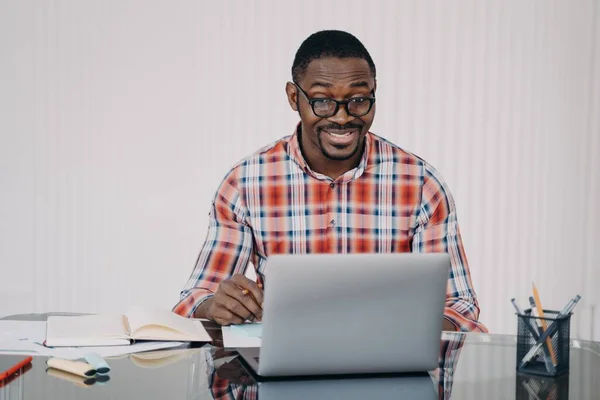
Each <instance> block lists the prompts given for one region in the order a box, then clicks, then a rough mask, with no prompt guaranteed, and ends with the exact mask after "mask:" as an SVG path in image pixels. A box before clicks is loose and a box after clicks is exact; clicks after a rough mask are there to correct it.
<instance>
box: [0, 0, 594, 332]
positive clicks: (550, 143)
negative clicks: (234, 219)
mask: <svg viewBox="0 0 600 400" xmlns="http://www.w3.org/2000/svg"><path fill="white" fill-rule="evenodd" d="M598 3H599V2H598V0H573V1H569V2H566V1H559V0H535V1H534V0H532V1H526V2H523V1H520V0H494V1H486V2H481V1H477V0H459V1H454V2H445V1H442V0H439V1H433V0H432V1H423V0H413V1H387V2H384V1H379V2H372V3H371V5H370V6H369V7H365V6H364V4H365V2H364V1H354V0H345V1H339V2H322V1H305V2H291V1H289V2H285V1H277V0H270V1H260V2H259V1H256V2H252V1H231V2H213V1H211V2H209V1H166V0H164V1H159V0H152V1H142V0H138V1H134V0H128V1H116V0H114V1H91V0H90V1H76V0H71V1H69V0H55V1H44V0H4V1H0V185H1V186H0V188H1V189H0V268H1V278H0V315H2V314H10V313H16V312H30V311H35V312H42V311H48V310H64V311H97V312H106V311H123V310H125V309H126V308H127V307H129V306H131V305H133V304H134V303H136V302H141V303H150V304H157V305H161V306H164V307H170V306H172V305H173V304H174V303H175V302H176V301H177V299H178V292H179V290H180V289H181V287H182V286H183V284H184V283H185V280H186V279H187V277H188V274H189V273H190V272H191V269H192V267H193V264H194V262H195V258H196V255H197V252H198V250H199V249H200V246H201V244H202V241H203V240H204V236H205V233H206V228H207V220H208V218H207V214H208V209H209V205H210V201H211V198H212V196H213V194H214V190H215V189H216V187H217V185H218V183H219V182H220V180H221V178H222V177H223V176H224V174H225V173H226V172H227V171H228V169H229V168H230V167H231V166H232V165H233V164H234V163H235V162H236V161H238V160H239V159H240V158H242V157H244V156H245V155H247V154H249V153H250V152H252V151H254V150H255V149H257V148H259V147H261V146H263V145H265V144H267V143H270V142H272V141H274V140H276V139H277V138H279V137H281V136H284V135H287V134H290V133H291V132H292V130H293V127H294V124H295V123H296V120H297V117H296V115H295V114H294V113H293V112H292V111H291V110H290V109H289V107H288V105H287V102H286V99H285V93H284V85H285V82H286V81H287V80H289V79H290V72H289V69H290V66H291V63H292V60H293V56H294V53H295V51H296V49H297V47H298V46H299V45H300V43H301V41H302V40H303V39H304V38H305V37H306V36H308V35H309V34H310V33H312V32H314V31H316V30H320V29H326V28H337V29H345V30H349V31H350V32H352V33H354V34H356V35H357V36H358V37H359V38H360V39H361V40H362V41H363V43H364V44H365V45H366V47H367V48H368V49H369V50H370V52H371V54H372V56H373V58H374V60H375V63H376V64H377V68H378V81H379V86H378V88H379V89H378V93H377V95H378V101H377V104H378V109H377V117H376V120H375V124H374V126H373V130H374V131H375V132H377V133H379V134H381V135H383V136H385V137H387V138H388V139H390V140H392V141H393V142H395V143H397V144H399V145H401V146H402V147H404V148H406V149H408V150H410V151H413V152H415V153H416V154H418V155H420V156H422V157H424V158H425V159H426V160H428V161H429V162H431V163H432V164H433V165H434V166H436V167H437V168H438V169H439V170H440V172H441V173H442V174H443V176H444V177H445V178H446V180H447V181H448V183H449V184H450V187H451V189H452V191H453V194H454V196H455V198H456V201H457V204H458V212H459V221H460V223H461V229H462V232H463V236H464V241H465V245H466V250H467V254H468V257H469V260H470V264H471V269H472V274H473V280H474V283H475V286H476V290H477V292H478V294H479V296H480V301H481V306H482V314H481V319H482V321H484V322H485V323H486V324H487V325H488V326H489V328H490V329H491V330H492V331H494V332H508V333H510V332H514V330H515V323H514V316H513V311H512V309H511V307H510V303H509V299H510V298H511V297H513V296H516V297H517V298H518V299H519V300H520V302H521V303H523V304H524V303H525V301H526V298H527V296H528V295H529V291H530V284H531V281H532V280H535V282H536V283H537V285H538V287H539V289H540V291H541V294H542V297H543V299H545V303H546V304H545V306H546V307H547V308H558V307H561V306H562V305H563V303H565V302H566V301H567V299H568V298H569V297H572V296H573V295H575V294H576V293H580V294H582V296H583V300H582V302H581V304H580V306H579V307H578V308H577V310H576V311H577V317H576V319H575V321H574V332H575V335H577V336H581V337H584V338H591V337H592V336H595V338H596V339H600V311H598V309H599V307H600V294H598V293H599V291H598V290H596V288H597V285H598V282H600V273H599V272H598V266H599V265H600V254H599V251H598V242H599V241H600V228H599V227H600V214H599V212H598V208H597V204H598V203H599V201H600V186H599V184H598V180H599V174H598V171H599V170H600V161H599V160H600V140H599V137H598V136H599V130H600V6H599V4H598ZM594 307H595V308H594ZM594 324H595V327H594V326H593V325H594ZM594 329H595V330H594Z"/></svg>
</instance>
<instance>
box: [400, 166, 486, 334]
mask: <svg viewBox="0 0 600 400" xmlns="http://www.w3.org/2000/svg"><path fill="white" fill-rule="evenodd" d="M424 171H425V173H424V180H423V187H422V195H421V204H420V209H419V211H418V215H417V227H416V229H415V234H414V236H413V242H412V251H413V252H415V253H428V252H429V253H448V254H449V255H450V260H451V267H450V274H449V279H448V289H447V294H446V306H445V309H444V318H446V319H447V320H448V321H450V322H451V323H452V324H453V325H454V326H455V327H456V328H457V330H459V331H463V332H487V328H486V327H485V326H484V325H483V324H482V323H480V322H479V321H478V319H479V303H478V301H477V295H476V293H475V289H474V288H473V283H472V282H471V273H470V270H469V265H468V261H467V257H466V254H465V250H464V248H463V243H462V239H461V236H460V229H459V226H458V221H457V218H456V207H455V204H454V199H453V198H452V195H451V193H450V190H449V189H448V187H447V186H446V184H445V182H444V181H443V180H442V178H441V176H440V175H439V174H438V172H437V171H436V170H435V169H433V168H432V167H431V166H428V165H425V167H424Z"/></svg>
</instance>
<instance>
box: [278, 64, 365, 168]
mask: <svg viewBox="0 0 600 400" xmlns="http://www.w3.org/2000/svg"><path fill="white" fill-rule="evenodd" d="M297 84H298V86H300V88H301V89H302V90H304V91H305V92H306V94H307V95H308V96H305V95H304V94H303V93H302V92H301V91H300V90H298V88H297V87H296V86H295V85H294V84H292V83H288V85H287V87H286V91H287V94H288V100H289V102H290V106H291V107H292V109H294V110H295V111H298V112H299V113H300V119H301V121H302V136H301V145H302V150H303V152H304V153H305V156H306V158H307V159H308V160H309V162H310V161H312V162H313V163H315V162H316V163H318V164H319V166H331V165H332V163H336V162H338V163H339V162H341V161H346V160H350V159H358V160H359V159H360V154H359V153H360V151H361V150H362V148H363V146H362V145H363V143H364V138H365V135H366V134H367V132H368V130H369V128H370V127H371V124H372V123H373V118H374V116H375V104H373V107H372V108H371V110H370V111H369V113H367V114H366V115H364V116H361V117H355V116H352V115H350V114H349V113H348V109H347V105H346V106H345V105H340V106H339V107H338V110H337V113H336V114H334V115H332V116H331V117H326V118H323V117H319V116H317V115H315V113H314V112H313V110H312V108H311V105H310V104H309V102H308V99H307V97H308V98H310V99H318V98H328V99H335V100H340V101H341V100H348V99H351V98H355V97H372V96H373V93H374V90H375V78H374V77H373V74H372V72H371V69H370V68H369V64H368V63H367V62H366V61H365V60H363V59H361V58H323V59H318V60H313V61H312V62H311V63H310V64H309V65H308V67H307V68H306V73H305V74H304V76H303V77H302V78H301V79H299V81H298V82H297Z"/></svg>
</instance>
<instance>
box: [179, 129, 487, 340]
mask: <svg viewBox="0 0 600 400" xmlns="http://www.w3.org/2000/svg"><path fill="white" fill-rule="evenodd" d="M411 251H412V252H415V253H425V252H447V253H449V254H450V258H451V264H452V267H451V271H449V280H448V290H447V296H446V307H445V311H444V315H445V318H446V319H448V320H449V321H450V322H452V323H453V324H454V325H455V326H456V327H457V329H459V330H461V331H479V332H486V331H487V330H486V328H485V326H483V325H482V324H481V323H479V322H478V317H479V306H478V302H477V297H476V294H475V291H474V289H473V285H472V283H471V277H470V272H469V267H468V264H467V258H466V255H465V251H464V249H463V244H462V240H461V236H460V231H459V227H458V222H457V219H456V209H455V205H454V200H453V198H452V195H451V193H450V191H449V189H448V187H447V185H446V184H445V182H444V181H443V180H442V178H441V176H440V175H439V173H438V172H437V171H436V170H435V169H434V168H433V167H432V166H430V165H429V164H427V163H426V162H425V161H423V160H422V159H420V158H419V157H417V156H415V155H413V154H411V153H408V152H406V151H404V150H402V149H401V148H399V147H398V146H396V145H394V144H392V143H390V142H388V141H387V140H385V139H383V138H381V137H378V136H377V135H375V134H373V133H368V134H367V135H366V140H365V148H364V153H363V156H362V158H361V161H360V163H359V165H358V166H357V167H356V168H354V169H352V170H350V171H347V172H346V173H345V174H343V175H342V176H340V177H338V178H337V179H335V180H332V179H331V178H329V177H327V176H325V175H322V174H320V173H317V172H315V171H313V170H311V168H310V167H309V166H308V164H307V163H306V161H305V160H304V158H303V156H302V153H301V150H300V146H299V143H298V134H297V133H295V134H293V135H291V136H287V137H284V138H282V139H280V140H279V141H277V142H275V143H273V144H271V145H270V146H267V147H265V148H262V149H260V150H259V151H258V152H256V153H255V154H253V155H252V156H250V157H248V158H245V159H244V160H242V161H241V162H239V163H238V164H237V165H235V167H234V168H233V169H232V170H231V171H230V172H229V173H228V174H227V176H226V177H225V179H224V180H223V181H222V183H221V185H220V187H219V189H218V191H217V194H216V196H215V197H214V200H213V204H212V208H211V210H210V223H209V229H208V235H207V238H206V241H205V242H204V245H203V246H202V249H201V251H200V255H199V256H198V260H197V262H196V266H195V268H194V270H193V272H192V274H191V276H190V278H189V281H188V282H187V284H186V286H185V287H184V289H183V291H182V292H181V300H180V301H179V303H178V304H177V305H176V306H175V307H174V308H173V311H174V312H176V313H178V314H181V315H183V316H192V315H193V313H194V311H195V310H196V308H197V307H198V306H199V305H200V304H201V303H202V302H203V301H204V300H206V299H207V298H209V297H210V296H212V295H213V294H214V292H215V291H216V289H217V287H218V285H219V282H221V281H223V280H225V279H227V278H230V277H231V276H232V275H234V274H243V273H244V272H245V270H246V267H247V266H248V264H249V263H252V265H253V266H254V268H255V270H256V272H257V277H258V280H259V281H260V280H261V278H262V276H263V274H264V272H265V271H264V269H265V264H266V260H267V258H268V257H269V255H271V254H279V253H286V254H289V253H392V252H411ZM368 273H369V271H368V269H365V274H368Z"/></svg>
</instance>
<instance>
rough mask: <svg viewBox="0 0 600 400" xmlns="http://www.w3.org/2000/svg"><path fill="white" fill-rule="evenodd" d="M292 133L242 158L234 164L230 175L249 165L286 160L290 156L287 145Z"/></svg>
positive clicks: (240, 171) (243, 169) (237, 173)
mask: <svg viewBox="0 0 600 400" xmlns="http://www.w3.org/2000/svg"><path fill="white" fill-rule="evenodd" d="M291 137H292V135H289V136H284V137H282V138H280V139H277V140H276V141H274V142H271V143H269V144H268V145H266V146H263V147H261V148H259V149H258V150H256V151H255V152H254V153H252V154H250V155H248V156H246V157H244V158H242V159H241V160H239V161H238V162H237V163H235V164H234V165H233V167H232V168H231V170H230V171H229V175H239V174H240V173H242V171H245V170H246V169H247V168H248V167H251V166H254V165H259V164H268V163H276V162H282V161H286V160H287V159H288V158H289V157H288V153H287V146H288V144H289V141H290V139H291Z"/></svg>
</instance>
